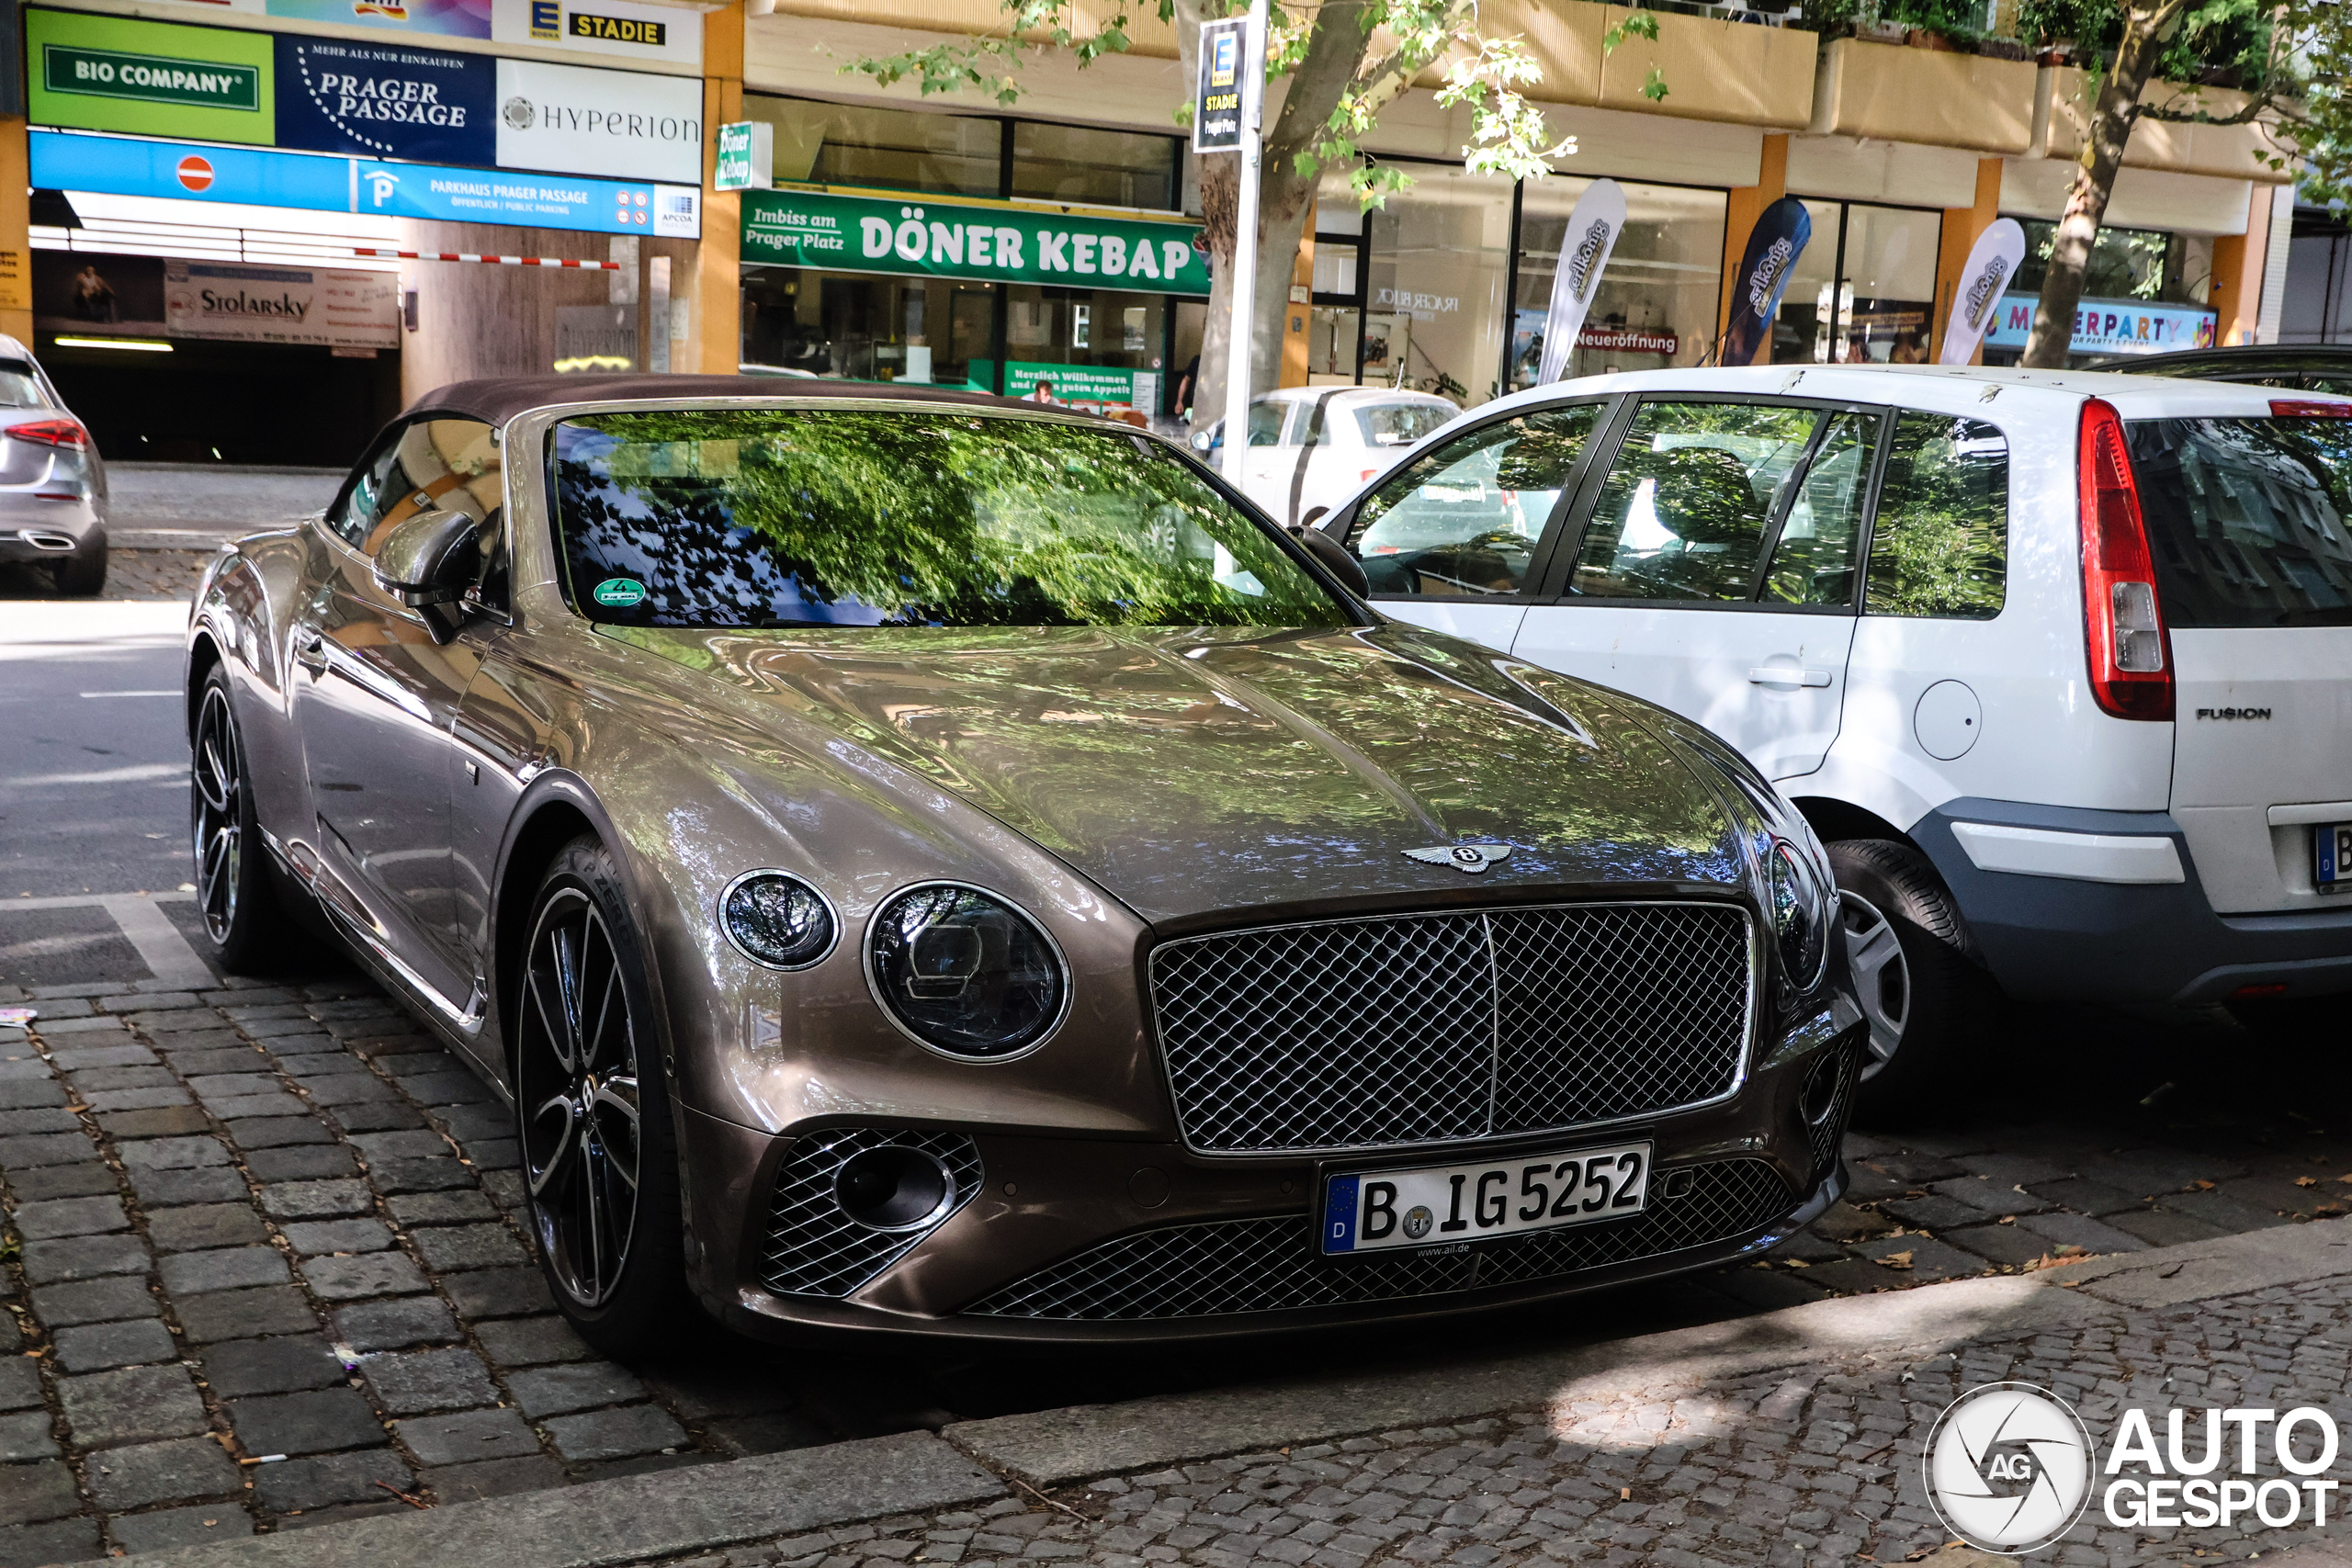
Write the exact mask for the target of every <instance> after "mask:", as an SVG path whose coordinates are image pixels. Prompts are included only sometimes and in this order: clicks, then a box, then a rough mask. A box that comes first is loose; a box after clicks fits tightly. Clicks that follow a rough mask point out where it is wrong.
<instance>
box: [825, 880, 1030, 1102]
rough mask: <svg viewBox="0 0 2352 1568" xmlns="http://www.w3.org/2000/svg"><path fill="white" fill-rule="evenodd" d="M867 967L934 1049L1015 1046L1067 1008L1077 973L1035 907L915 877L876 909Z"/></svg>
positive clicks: (1006, 1052)
mask: <svg viewBox="0 0 2352 1568" xmlns="http://www.w3.org/2000/svg"><path fill="white" fill-rule="evenodd" d="M865 973H866V977H867V979H868V980H869V981H871V982H872V984H873V987H874V994H875V996H876V998H879V999H880V1001H881V1003H882V1007H883V1010H885V1011H886V1012H888V1014H889V1015H890V1017H891V1019H892V1021H895V1022H896V1023H897V1024H898V1025H899V1028H901V1029H903V1030H905V1031H906V1032H908V1033H909V1034H911V1035H913V1036H914V1037H915V1038H916V1039H917V1040H919V1041H921V1042H922V1043H924V1044H925V1045H928V1046H931V1047H932V1048H933V1049H934V1050H938V1051H944V1052H945V1053H947V1054H948V1055H952V1056H969V1057H976V1058H978V1059H980V1060H983V1061H989V1060H1001V1059H1003V1058H1004V1057H1007V1056H1014V1055H1020V1054H1021V1053H1022V1052H1023V1051H1025V1050H1027V1049H1028V1048H1029V1047H1030V1046H1032V1045H1034V1044H1035V1043H1037V1042H1038V1041H1040V1040H1043V1039H1044V1038H1045V1037H1046V1034H1048V1033H1049V1032H1052V1030H1053V1027H1054V1025H1055V1024H1056V1023H1057V1022H1059V1021H1060V1020H1061V1016H1062V1009H1063V1006H1064V1005H1065V1004H1066V1003H1067V1002H1068V1000H1069V973H1068V972H1067V970H1065V968H1064V967H1063V964H1062V955H1061V953H1060V952H1059V950H1057V948H1056V947H1055V946H1054V943H1053V940H1052V939H1051V938H1050V937H1048V936H1046V933H1045V931H1042V930H1041V929H1039V927H1038V926H1037V925H1036V924H1035V922H1034V921H1032V920H1031V919H1029V917H1028V916H1026V915H1024V914H1023V913H1022V912H1021V911H1020V910H1018V909H1016V908H1013V907H1012V905H1010V904H1007V903H1005V902H1004V901H1003V900H1002V899H1001V898H996V897H990V896H989V895H988V894H986V893H983V892H981V891H979V890H978V888H975V887H963V886H956V885H954V884H950V883H933V884H931V885H930V886H923V887H910V888H909V889H908V890H907V891H906V892H904V893H901V894H899V895H898V896H897V897H894V898H892V899H890V900H889V902H888V903H886V904H884V905H883V906H882V908H879V909H878V910H876V911H875V915H874V925H873V928H872V930H871V931H870V932H869V933H868V935H867V937H866V942H865Z"/></svg>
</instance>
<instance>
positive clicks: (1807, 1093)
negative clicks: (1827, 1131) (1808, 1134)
mask: <svg viewBox="0 0 2352 1568" xmlns="http://www.w3.org/2000/svg"><path fill="white" fill-rule="evenodd" d="M1845 1066H1846V1063H1845V1058H1844V1057H1842V1056H1841V1055H1838V1053H1837V1052H1835V1051H1831V1052H1827V1053H1825V1054H1824V1055H1823V1056H1822V1058H1821V1060H1819V1061H1818V1062H1815V1064H1814V1065H1813V1076H1812V1077H1809V1078H1807V1079H1805V1080H1804V1095H1803V1096H1802V1097H1801V1098H1800V1099H1799V1100H1798V1101H1797V1110H1798V1111H1799V1112H1800V1113H1801V1114H1802V1115H1803V1116H1804V1124H1805V1125H1806V1126H1808V1127H1818V1126H1820V1125H1821V1124H1822V1123H1823V1122H1826V1121H1828V1120H1829V1118H1830V1115H1831V1113H1832V1112H1834V1111H1836V1110H1837V1109H1838V1076H1839V1075H1840V1074H1841V1073H1842V1072H1844V1070H1845Z"/></svg>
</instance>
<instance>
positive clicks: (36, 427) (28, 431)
mask: <svg viewBox="0 0 2352 1568" xmlns="http://www.w3.org/2000/svg"><path fill="white" fill-rule="evenodd" d="M7 434H9V435H11V436H13V437H15V438H16V439H17V440H18V441H29V442H31V443H32V444H33V445H34V446H71V447H73V448H74V450H75V451H76V452H80V451H83V450H85V449H86V448H87V447H88V446H89V445H90V433H89V432H88V431H86V430H85V429H83V428H82V427H81V426H80V425H78V424H76V423H74V422H73V421H72V420H70V419H36V420H33V421H31V422H29V423H25V424H12V425H10V426H8V427H7Z"/></svg>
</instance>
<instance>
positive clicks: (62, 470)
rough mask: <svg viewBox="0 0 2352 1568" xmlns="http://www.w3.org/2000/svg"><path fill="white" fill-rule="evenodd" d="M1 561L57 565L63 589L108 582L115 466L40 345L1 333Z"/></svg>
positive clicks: (74, 591)
mask: <svg viewBox="0 0 2352 1568" xmlns="http://www.w3.org/2000/svg"><path fill="white" fill-rule="evenodd" d="M0 561H26V562H30V563H33V564H36V565H40V566H45V567H47V568H49V570H50V575H51V579H52V580H53V581H55V582H56V584H57V591H58V592H60V593H65V594H71V595H74V596H75V597H85V596H87V595H89V594H93V593H96V592H98V591H99V590H100V589H102V588H104V587H105V586H106V582H107V469H106V465H105V464H104V463H103V462H101V461H99V459H98V448H97V444H96V442H93V441H92V440H91V439H90V433H89V431H88V430H87V429H85V427H84V426H83V423H82V422H81V421H80V420H78V419H76V418H74V414H73V412H72V411H71V410H69V409H68V408H66V406H65V400H64V399H63V398H61V397H59V396H58V395H57V389H56V387H54V386H53V385H51V382H50V379H49V374H48V372H46V371H44V370H43V369H42V368H41V367H40V361H39V360H37V359H35V358H34V357H33V355H32V350H30V349H28V348H27V347H26V346H25V345H24V344H21V343H18V342H17V340H16V339H15V338H12V337H5V336H0Z"/></svg>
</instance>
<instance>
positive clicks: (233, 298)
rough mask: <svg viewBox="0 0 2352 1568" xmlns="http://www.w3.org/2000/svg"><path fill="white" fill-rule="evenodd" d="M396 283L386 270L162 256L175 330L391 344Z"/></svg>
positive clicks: (167, 315) (170, 326) (176, 333)
mask: <svg viewBox="0 0 2352 1568" xmlns="http://www.w3.org/2000/svg"><path fill="white" fill-rule="evenodd" d="M399 289H400V279H399V277H398V276H396V275H395V274H392V273H388V272H321V271H313V270H311V269H310V268H308V267H286V266H241V265H234V264H231V263H223V262H196V261H177V260H174V261H166V262H165V263H164V326H165V331H166V332H167V333H169V334H170V335H171V336H173V337H192V338H220V339H225V340H228V341H231V342H235V343H293V344H322V345H324V346H326V347H329V348H396V347H398V346H399V345H400V341H401V333H400V303H399V300H398V298H397V295H398V293H399Z"/></svg>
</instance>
